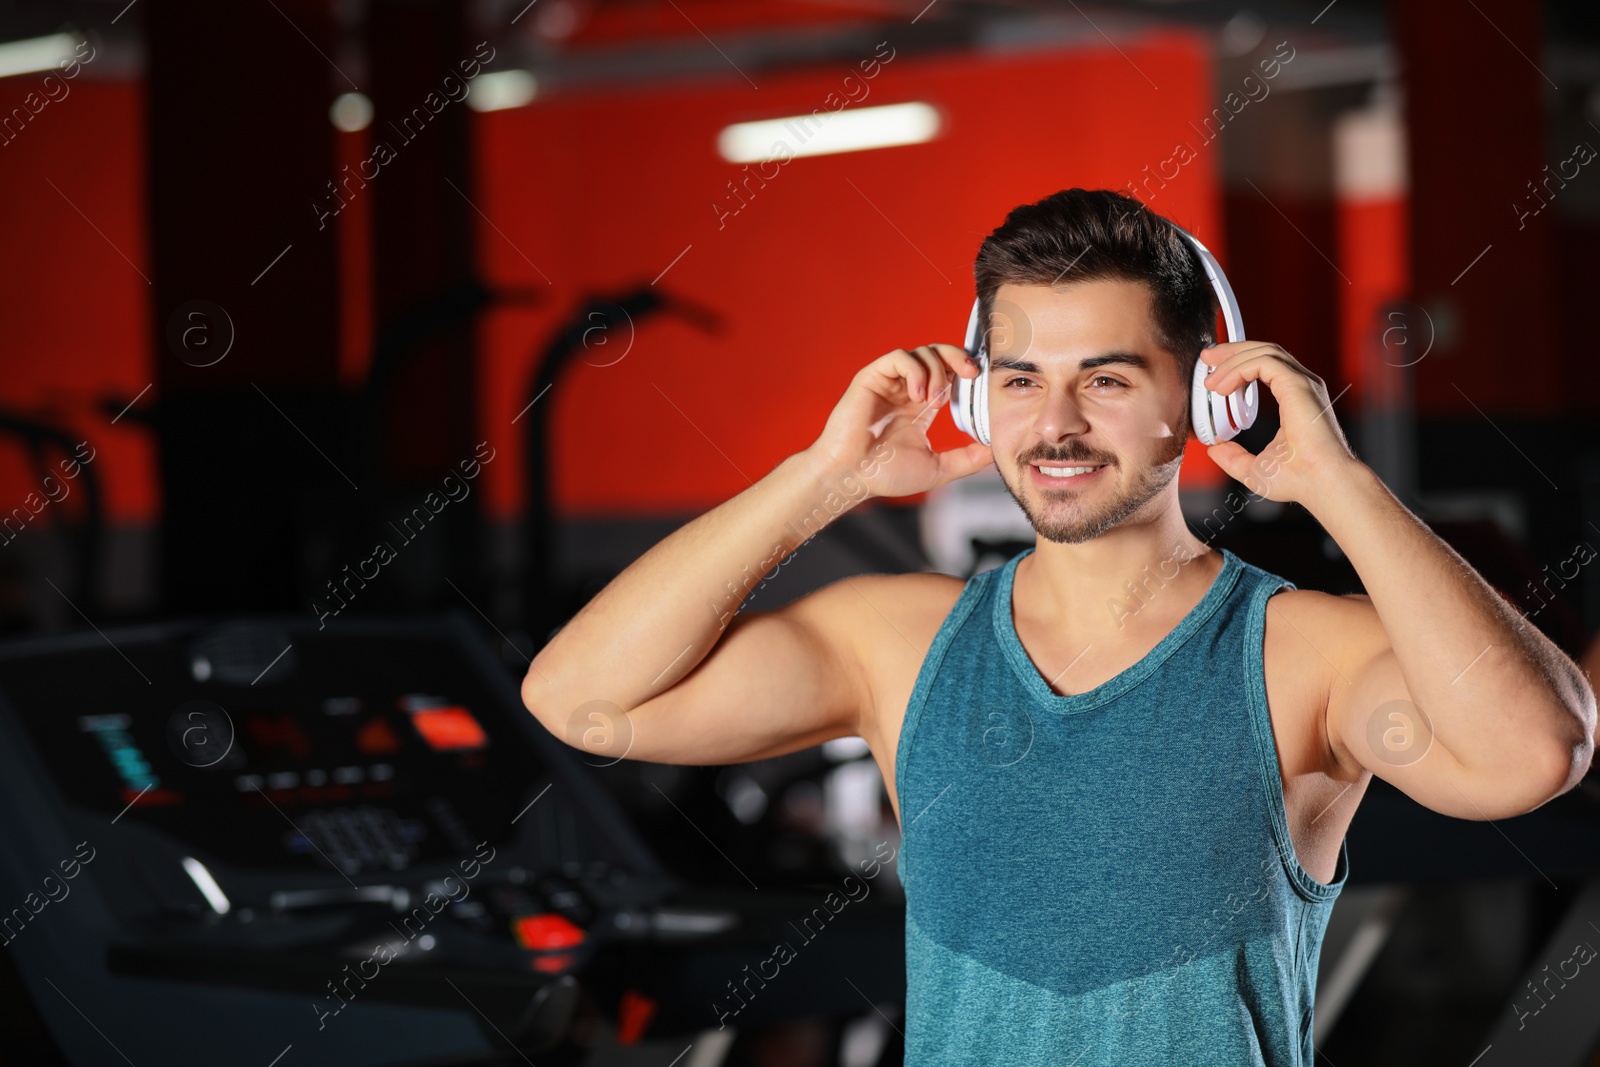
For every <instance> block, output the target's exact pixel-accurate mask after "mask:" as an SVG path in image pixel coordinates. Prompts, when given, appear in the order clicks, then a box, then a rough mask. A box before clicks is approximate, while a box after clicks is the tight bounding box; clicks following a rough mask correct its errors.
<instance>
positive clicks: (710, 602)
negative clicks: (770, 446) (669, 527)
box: [522, 345, 991, 764]
mask: <svg viewBox="0 0 1600 1067" xmlns="http://www.w3.org/2000/svg"><path fill="white" fill-rule="evenodd" d="M952 367H966V368H967V369H965V370H961V371H958V372H957V373H962V374H964V375H966V376H968V377H970V376H971V375H972V374H974V373H976V368H975V367H972V366H971V364H969V363H968V361H967V359H966V353H965V352H964V351H963V350H962V349H960V348H958V347H955V346H953V345H936V346H924V347H922V348H918V349H916V350H914V352H907V351H905V350H904V349H896V350H895V351H894V352H891V353H889V354H888V355H885V356H883V357H881V358H880V359H878V360H876V361H874V362H873V363H871V364H869V365H868V366H867V367H865V368H863V369H862V370H861V371H860V372H859V373H858V374H857V375H856V376H855V379H854V380H853V381H852V382H851V384H850V387H849V389H848V390H847V391H846V393H845V394H844V397H843V398H842V399H841V400H840V401H839V403H838V405H837V406H836V407H835V408H834V411H833V413H832V414H831V415H830V416H829V419H828V423H827V426H826V428H825V429H824V431H823V433H822V435H821V436H820V437H819V438H818V439H817V441H816V442H815V443H814V444H813V445H812V446H811V447H810V448H808V449H806V450H805V451H804V452H801V453H797V454H796V455H794V456H791V457H789V458H788V459H786V460H784V461H783V462H782V463H780V464H779V465H778V466H777V468H775V469H774V470H773V471H772V472H771V473H770V474H768V475H767V476H766V477H765V478H763V479H761V480H760V481H759V482H757V483H755V484H754V485H752V486H751V487H750V488H749V489H747V490H745V491H744V492H742V493H740V494H739V495H738V496H736V497H734V498H733V499H731V500H729V501H727V502H725V503H723V504H721V505H720V506H718V507H717V508H715V509H713V510H712V511H710V512H708V513H706V514H705V515H702V516H700V517H699V518H697V519H695V520H694V521H693V522H690V523H688V524H687V525H686V526H684V527H683V528H681V529H679V530H677V531H675V532H674V533H673V534H672V535H670V536H669V537H667V538H666V539H665V540H663V541H662V542H661V543H660V544H658V545H656V546H654V547H653V548H651V549H650V551H648V552H646V553H645V554H644V555H643V556H641V557H640V558H639V559H638V560H636V561H634V563H633V564H631V565H630V566H629V567H628V568H627V569H626V570H624V571H623V572H622V573H621V574H619V575H618V576H617V577H616V578H615V579H613V580H612V581H611V583H610V584H609V585H607V586H606V587H605V589H603V590H601V592H600V593H599V595H597V596H596V597H595V598H594V599H593V600H591V601H590V602H589V603H588V604H587V605H585V606H584V608H583V610H582V611H580V612H579V613H578V614H577V615H576V616H574V617H573V618H572V620H571V621H569V622H568V623H567V624H566V625H565V626H564V627H562V628H561V630H559V631H558V632H557V633H556V634H555V636H554V637H552V638H551V639H550V642H549V644H547V645H546V646H545V647H544V648H543V649H542V650H541V651H540V652H539V654H538V655H537V656H535V657H534V660H533V664H532V666H531V667H530V668H529V670H528V674H527V677H526V678H525V679H524V681H523V685H522V697H523V702H524V703H525V704H526V705H527V707H528V709H529V710H530V711H531V712H533V714H534V715H535V716H536V717H537V718H538V720H539V722H540V723H542V724H543V725H544V726H545V728H546V729H548V730H550V731H551V732H552V733H554V734H556V735H557V736H558V737H560V738H562V740H564V741H566V742H567V743H568V744H571V745H573V746H574V747H581V748H584V749H586V750H588V751H591V752H593V753H595V754H596V755H599V756H602V757H605V758H621V757H623V756H627V757H629V758H632V759H640V760H649V761H653V762H662V763H698V764H711V763H735V762H741V761H744V760H749V759H758V758H763V757H766V756H774V755H779V754H782V753H784V752H791V751H794V750H796V749H800V748H805V747H808V746H810V745H814V744H817V743H819V742H821V741H824V740H827V739H829V738H832V737H840V736H846V735H849V734H859V733H861V731H862V728H863V723H862V721H861V720H862V716H863V713H864V710H865V709H866V708H867V706H868V701H869V694H868V686H867V682H866V671H865V667H864V662H863V660H862V657H861V654H860V650H859V649H858V648H857V647H856V644H855V634H856V633H857V632H858V631H859V629H860V627H859V626H857V625H856V623H855V620H856V619H858V618H859V617H860V615H861V610H862V609H861V598H862V594H861V593H860V592H859V591H858V590H857V589H855V588H853V587H852V585H851V584H850V582H848V581H844V582H836V583H834V584H833V585H831V586H827V587H825V588H823V589H819V590H817V591H816V592H814V593H811V594H810V595H808V596H805V597H802V598H800V599H799V600H797V601H795V602H794V603H793V604H790V605H787V606H785V607H783V608H781V609H779V610H776V611H767V612H761V611H747V612H743V613H741V612H740V607H741V605H742V603H743V601H744V600H745V598H746V597H747V596H749V595H750V593H751V591H752V590H753V589H754V588H755V587H756V586H757V585H758V584H759V583H760V581H761V577H762V575H764V574H767V573H768V572H770V571H772V570H773V569H774V568H776V567H777V566H778V565H779V564H780V563H781V562H782V561H784V560H785V559H786V558H787V557H788V556H789V555H790V554H791V553H792V552H794V551H795V550H796V549H797V548H799V547H800V545H801V544H803V543H804V542H805V541H806V540H809V538H810V537H812V536H813V535H815V534H816V533H817V532H818V531H819V530H820V529H821V528H822V527H824V526H826V525H827V524H828V523H829V522H831V521H833V519H835V518H837V517H838V516H839V515H841V514H843V513H844V512H845V511H846V510H848V509H849V508H850V507H853V506H854V505H856V504H858V503H860V502H861V501H862V500H864V499H867V498H868V497H870V496H904V495H907V494H910V493H916V492H925V491H927V490H928V489H931V488H933V487H935V486H937V485H940V484H943V483H944V482H947V481H950V480H952V479H954V478H957V477H962V476H964V475H967V474H971V473H973V472H975V471H977V470H980V469H982V467H984V466H986V465H987V464H988V463H989V462H990V461H991V453H990V452H989V449H988V448H987V446H982V445H970V446H967V447H966V448H958V449H952V450H950V451H948V452H944V453H934V452H933V451H932V450H931V449H930V448H929V445H928V440H927V436H926V430H927V427H928V424H929V423H931V422H932V420H933V417H934V415H935V414H937V412H938V410H939V407H940V406H941V403H942V400H936V396H937V394H938V391H939V390H940V389H941V388H942V387H944V386H945V385H946V384H947V383H948V382H950V381H953V379H954V377H955V373H952Z"/></svg>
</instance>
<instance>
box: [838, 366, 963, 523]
mask: <svg viewBox="0 0 1600 1067" xmlns="http://www.w3.org/2000/svg"><path fill="white" fill-rule="evenodd" d="M980 373H982V372H981V371H980V370H979V368H978V366H977V364H975V363H973V362H972V360H971V359H970V358H969V357H968V355H967V351H966V349H964V348H961V347H960V346H959V345H945V344H933V345H923V346H921V347H919V348H916V349H913V350H911V351H909V352H908V351H906V350H905V349H903V348H897V349H895V350H894V351H893V352H890V353H888V354H887V355H884V356H880V357H879V358H878V359H875V360H873V361H872V362H871V363H869V364H867V365H866V366H865V367H863V368H861V370H860V371H859V372H858V373H857V374H856V376H855V378H854V379H852V380H851V382H850V387H849V388H848V389H846V390H845V393H844V396H842V397H841V398H840V399H839V403H838V404H836V405H835V406H834V409H833V412H832V414H830V415H829V416H828V422H827V425H826V426H824V428H823V431H822V434H821V436H819V437H818V438H817V440H816V441H815V442H814V443H812V445H811V447H810V448H809V449H807V451H808V452H810V453H811V454H812V455H813V456H814V457H815V459H816V461H817V462H818V463H819V464H821V465H822V466H823V467H825V468H831V469H840V470H843V469H850V470H857V469H861V470H865V469H868V468H869V467H875V469H874V470H873V473H871V474H870V475H867V476H866V477H865V478H864V481H865V483H866V486H867V489H868V492H869V494H870V495H871V496H877V497H897V496H910V495H911V494H913V493H925V492H928V491H929V490H932V489H936V488H938V487H939V486H941V485H944V484H945V483H946V482H951V481H954V480H955V479H957V478H965V477H966V476H967V475H969V474H976V473H977V472H978V471H980V470H982V469H983V468H984V467H987V466H988V465H989V464H990V463H992V462H994V452H993V450H992V449H991V448H990V446H988V445H986V444H982V443H981V442H977V441H974V442H972V443H970V444H968V445H966V446H964V447H961V448H952V449H950V450H949V451H947V452H935V451H934V450H933V447H932V446H931V445H930V444H929V443H928V427H929V426H931V425H933V420H934V419H935V418H936V417H937V416H938V414H939V412H940V411H941V410H942V409H943V408H944V406H945V405H946V404H947V403H949V400H950V392H951V391H952V390H953V389H954V388H955V376H956V375H958V374H959V375H960V376H961V377H963V378H976V377H977V376H978V375H979V374H980ZM880 441H886V442H888V444H889V445H890V446H891V447H892V448H893V449H894V453H893V455H892V456H890V457H889V458H888V459H887V460H882V461H875V460H874V459H871V458H869V453H872V452H873V450H874V449H875V448H877V446H878V444H879V442H880Z"/></svg>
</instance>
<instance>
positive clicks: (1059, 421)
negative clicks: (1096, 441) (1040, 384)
mask: <svg viewBox="0 0 1600 1067" xmlns="http://www.w3.org/2000/svg"><path fill="white" fill-rule="evenodd" d="M1088 428H1089V420H1088V419H1086V418H1084V416H1083V411H1082V409H1081V408H1079V407H1078V404H1077V402H1076V401H1075V400H1074V399H1073V396H1072V393H1071V392H1070V391H1069V390H1066V389H1058V388H1053V387H1052V388H1049V389H1047V390H1045V394H1044V396H1042V397H1040V398H1039V410H1038V411H1037V413H1036V414H1035V415H1034V418H1033V432H1034V434H1036V435H1037V436H1038V437H1039V438H1040V439H1041V440H1044V441H1060V440H1062V439H1063V438H1067V437H1075V436H1078V435H1080V434H1082V433H1083V432H1084V431H1085V430H1087V429H1088Z"/></svg>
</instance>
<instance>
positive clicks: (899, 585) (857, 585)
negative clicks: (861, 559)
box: [814, 571, 967, 660]
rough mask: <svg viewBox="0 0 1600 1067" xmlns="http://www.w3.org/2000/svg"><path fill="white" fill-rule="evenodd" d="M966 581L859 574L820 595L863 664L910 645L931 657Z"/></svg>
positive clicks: (931, 573)
mask: <svg viewBox="0 0 1600 1067" xmlns="http://www.w3.org/2000/svg"><path fill="white" fill-rule="evenodd" d="M966 585H967V583H966V581H965V580H964V579H961V578H956V577H954V576H952V575H948V574H940V573H937V572H934V571H926V572H918V573H912V574H858V575H854V576H852V577H849V578H841V579H839V580H838V581H836V582H833V583H832V584H830V585H828V586H825V587H824V588H823V589H821V590H819V591H818V593H817V594H814V595H816V596H818V598H819V601H820V603H819V608H823V609H824V610H825V611H826V615H827V622H828V623H829V625H831V626H833V627H836V630H835V632H834V635H833V636H834V637H835V638H836V639H839V640H843V641H847V642H848V644H849V646H850V647H851V648H853V650H854V651H855V652H856V653H857V654H858V655H859V656H860V657H861V658H863V659H867V660H874V659H877V658H878V657H879V656H880V655H881V654H882V653H883V652H884V651H885V650H886V649H889V650H892V649H893V648H894V647H895V646H896V645H905V646H908V647H912V648H915V649H917V650H919V651H920V652H921V653H926V652H927V649H928V646H929V645H930V644H932V643H933V638H934V636H935V635H936V634H937V633H938V632H939V627H940V625H941V624H942V623H943V622H944V619H945V616H947V615H948V614H949V613H950V611H951V609H953V608H954V607H955V605H956V602H957V601H958V600H960V599H961V593H962V591H963V590H964V589H965V588H966Z"/></svg>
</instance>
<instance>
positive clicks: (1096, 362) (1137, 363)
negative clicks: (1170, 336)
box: [989, 352, 1150, 374]
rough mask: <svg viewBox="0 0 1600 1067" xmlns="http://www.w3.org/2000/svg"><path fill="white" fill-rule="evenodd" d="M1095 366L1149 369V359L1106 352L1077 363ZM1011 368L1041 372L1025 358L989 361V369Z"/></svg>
mask: <svg viewBox="0 0 1600 1067" xmlns="http://www.w3.org/2000/svg"><path fill="white" fill-rule="evenodd" d="M1096 367H1137V368H1138V369H1139V370H1146V371H1147V370H1149V369H1150V361H1149V360H1148V359H1146V358H1145V357H1144V356H1141V355H1139V354H1138V353H1137V352H1107V353H1105V354H1104V355H1101V356H1090V357H1089V358H1088V359H1085V360H1082V361H1080V362H1079V363H1078V369H1079V370H1080V371H1085V370H1093V369H1094V368H1096ZM1002 370H1012V371H1021V372H1022V373H1024V374H1041V373H1043V372H1042V371H1041V370H1040V369H1039V365H1038V364H1037V363H1034V362H1032V361H1030V360H1026V359H992V360H990V361H989V371H990V373H993V372H995V371H1002Z"/></svg>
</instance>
